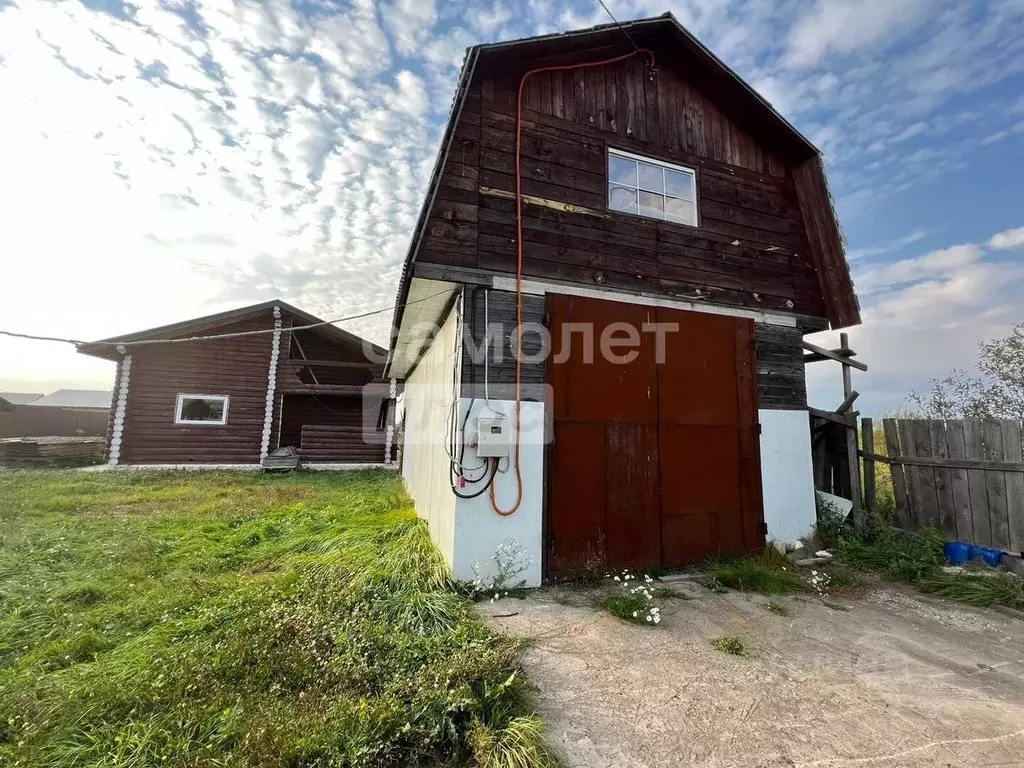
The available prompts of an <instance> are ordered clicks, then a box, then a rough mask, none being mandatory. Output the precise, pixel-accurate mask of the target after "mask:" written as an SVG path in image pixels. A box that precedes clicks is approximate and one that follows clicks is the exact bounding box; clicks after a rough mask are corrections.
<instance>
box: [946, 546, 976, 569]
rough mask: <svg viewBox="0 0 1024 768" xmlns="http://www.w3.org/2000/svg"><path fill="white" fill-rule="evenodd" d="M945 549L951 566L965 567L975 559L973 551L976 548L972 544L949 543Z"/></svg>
mask: <svg viewBox="0 0 1024 768" xmlns="http://www.w3.org/2000/svg"><path fill="white" fill-rule="evenodd" d="M944 549H945V553H946V560H948V561H949V563H950V565H964V564H965V563H966V562H968V561H969V560H970V559H971V558H972V557H974V555H972V554H971V550H972V549H974V547H972V546H971V545H970V544H964V543H963V542H962V541H947V542H946V546H945V548H944Z"/></svg>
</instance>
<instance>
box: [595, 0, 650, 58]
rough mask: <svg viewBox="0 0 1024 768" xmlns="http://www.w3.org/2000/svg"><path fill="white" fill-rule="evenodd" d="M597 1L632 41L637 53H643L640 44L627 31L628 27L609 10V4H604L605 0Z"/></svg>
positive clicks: (620, 30)
mask: <svg viewBox="0 0 1024 768" xmlns="http://www.w3.org/2000/svg"><path fill="white" fill-rule="evenodd" d="M597 2H599V3H600V4H601V7H602V8H604V12H605V13H607V14H608V16H609V18H610V19H611V20H612V21H614V22H615V26H616V27H618V28H619V32H621V33H622V34H624V35H625V36H626V39H627V40H629V42H630V43H632V45H633V47H634V48H636V50H637V53H641V50H640V46H639V45H637V44H636V43H635V42H634V41H633V38H632V37H630V36H629V32H627V31H626V28H625V27H623V26H622V25H621V24H619V20H618V19H616V18H615V16H613V15H612V12H611V11H609V10H608V6H607V5H605V4H604V0H597Z"/></svg>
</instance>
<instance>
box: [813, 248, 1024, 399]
mask: <svg viewBox="0 0 1024 768" xmlns="http://www.w3.org/2000/svg"><path fill="white" fill-rule="evenodd" d="M1018 232H1019V233H1021V234H1020V237H1021V238H1024V229H1022V230H1010V231H1008V232H1004V233H1000V235H996V236H995V237H993V238H992V240H990V241H989V243H990V247H995V245H994V243H996V242H1004V241H1003V240H1000V239H999V238H1001V237H1002V236H1003V235H1006V236H1008V240H1007V241H1006V242H1012V241H1014V240H1013V238H1014V235H1015V234H1016V233H1018ZM853 278H854V283H855V284H856V286H857V290H858V293H859V295H860V297H861V303H862V306H863V311H862V315H863V321H864V322H863V324H862V325H860V326H858V327H856V328H852V329H850V330H849V334H850V339H851V345H852V346H853V348H854V349H855V350H856V351H857V352H858V357H859V358H860V359H861V360H863V361H864V362H865V363H867V364H868V365H869V367H870V371H869V373H867V374H863V376H864V377H865V380H866V383H865V384H863V385H861V387H860V388H861V391H862V393H863V396H862V398H861V400H860V401H858V406H859V407H860V408H861V410H862V411H863V412H865V413H867V414H878V413H880V412H882V411H885V410H892V409H895V408H898V407H905V406H906V396H907V393H908V392H909V390H911V389H915V388H916V389H922V388H924V387H926V386H927V383H928V381H929V380H931V379H933V378H937V377H941V376H943V375H944V374H946V373H948V372H949V370H950V369H952V368H954V367H959V368H972V367H973V366H974V364H975V363H976V361H977V349H978V343H979V342H981V341H983V340H985V339H990V338H995V337H998V336H1001V335H1005V333H1006V332H1007V331H1008V330H1009V328H1010V327H1011V326H1012V325H1013V324H1014V323H1018V322H1021V321H1022V320H1024V307H1022V306H1021V303H1020V296H1021V295H1022V294H1024V264H1022V263H1019V262H1018V261H1007V260H1005V259H991V258H989V257H988V256H987V254H986V253H985V250H984V248H983V247H982V246H979V245H976V244H964V245H957V246H952V247H950V248H945V249H941V250H936V251H932V252H930V253H926V254H924V255H922V256H918V257H915V258H912V259H904V260H901V261H898V262H895V263H892V264H886V265H879V266H871V267H867V268H864V269H858V268H857V267H856V265H855V266H854V273H853ZM835 342H836V339H835V334H832V333H825V334H819V335H817V336H816V337H815V343H821V344H824V345H826V346H828V345H831V344H834V343H835ZM822 366H824V364H822ZM822 366H812V367H811V368H810V369H809V370H808V388H809V391H810V393H811V401H812V404H816V405H819V406H822V407H835V405H836V404H838V402H839V401H840V400H841V399H842V394H841V391H840V389H839V376H838V372H837V371H836V370H834V369H831V370H829V369H828V368H827V367H822ZM858 375H860V374H858ZM856 386H858V385H857V384H855V387H856Z"/></svg>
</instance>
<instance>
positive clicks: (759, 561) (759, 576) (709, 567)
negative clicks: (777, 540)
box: [703, 546, 809, 595]
mask: <svg viewBox="0 0 1024 768" xmlns="http://www.w3.org/2000/svg"><path fill="white" fill-rule="evenodd" d="M703 570H704V572H705V575H706V576H707V577H709V578H710V579H712V580H713V582H714V583H718V584H723V585H725V586H727V587H731V588H732V589H738V590H740V591H743V592H758V593H760V594H762V595H784V594H790V593H794V592H806V591H807V590H808V589H809V587H808V584H807V580H806V579H805V578H803V576H802V575H801V573H800V569H799V567H798V566H796V565H795V564H794V563H793V562H792V561H791V560H790V559H789V558H788V557H786V556H785V555H783V554H782V553H780V552H779V551H778V550H777V549H776V548H775V547H774V546H768V547H766V548H765V550H764V552H763V553H762V554H760V555H756V556H753V557H738V558H726V559H721V560H712V561H709V562H708V563H706V564H705V565H704V569H703Z"/></svg>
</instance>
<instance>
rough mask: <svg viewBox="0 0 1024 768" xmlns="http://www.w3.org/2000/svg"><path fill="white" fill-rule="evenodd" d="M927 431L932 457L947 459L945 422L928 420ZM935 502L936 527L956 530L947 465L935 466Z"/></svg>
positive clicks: (951, 481)
mask: <svg viewBox="0 0 1024 768" xmlns="http://www.w3.org/2000/svg"><path fill="white" fill-rule="evenodd" d="M928 433H929V435H930V438H931V452H932V458H935V459H939V460H940V461H948V460H949V442H948V441H949V436H948V434H947V432H946V424H945V422H942V421H930V422H928ZM933 473H934V477H935V502H936V505H937V507H938V517H939V519H938V527H939V529H940V530H942V531H954V532H955V531H956V529H957V528H956V513H955V512H954V509H953V477H952V470H950V469H949V468H948V467H936V468H935V469H934V470H933Z"/></svg>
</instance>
